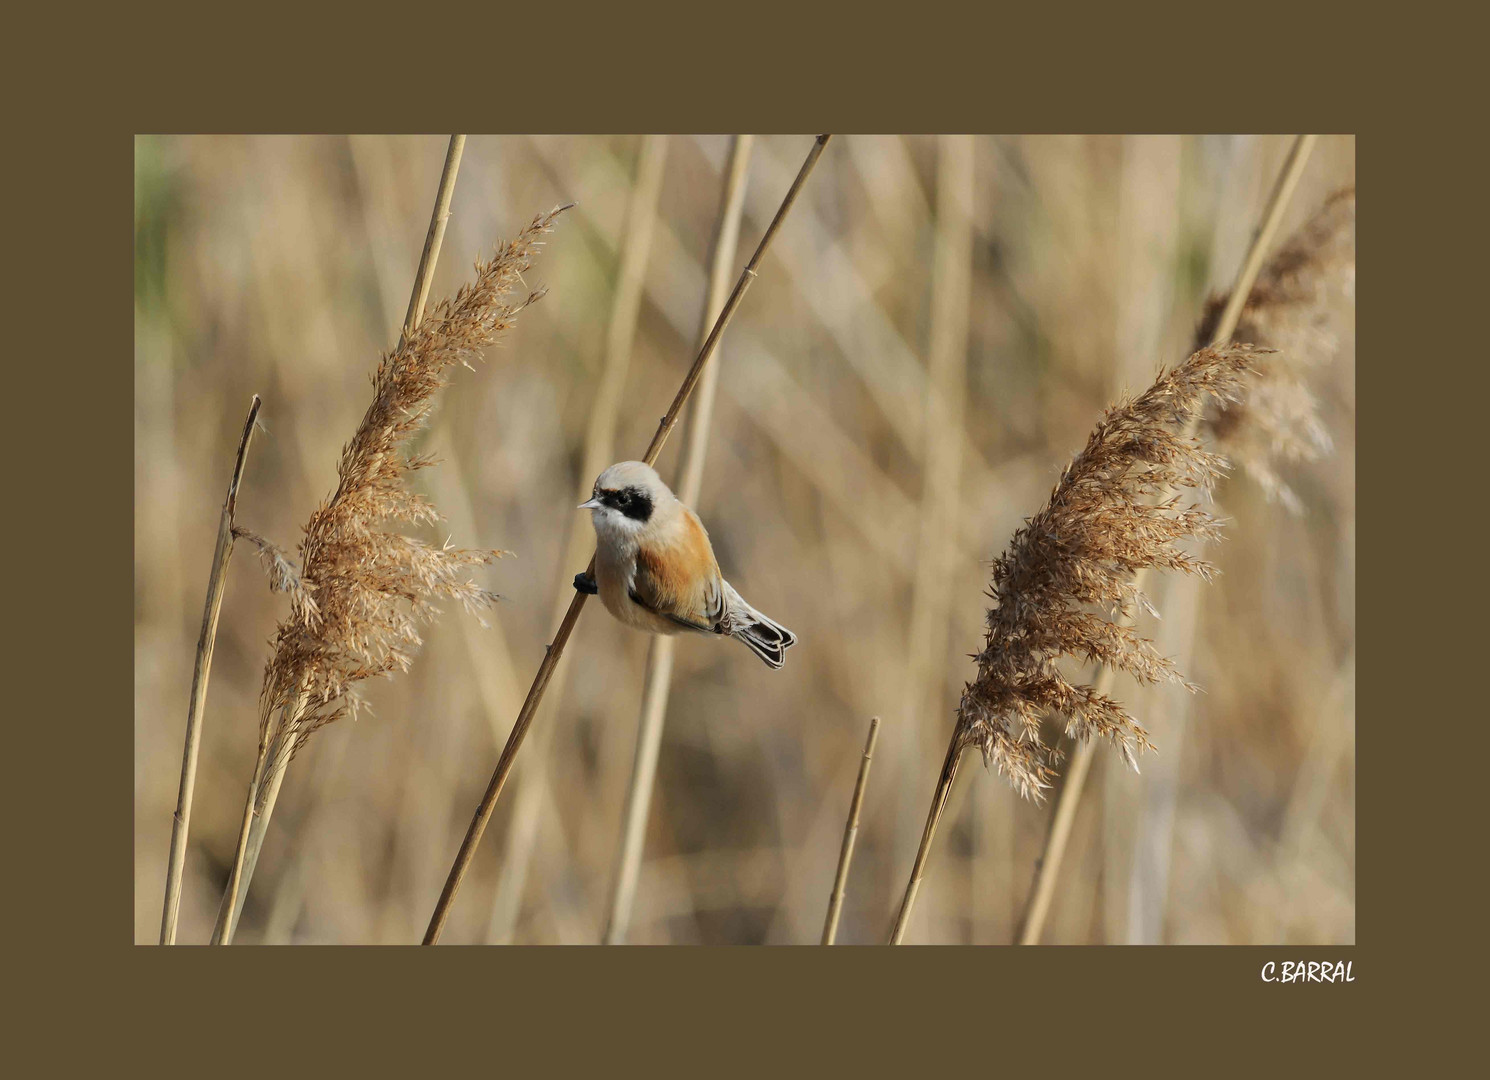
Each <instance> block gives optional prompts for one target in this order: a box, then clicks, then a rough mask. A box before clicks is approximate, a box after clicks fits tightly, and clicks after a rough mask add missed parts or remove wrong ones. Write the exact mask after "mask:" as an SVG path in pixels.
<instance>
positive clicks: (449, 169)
mask: <svg viewBox="0 0 1490 1080" xmlns="http://www.w3.org/2000/svg"><path fill="white" fill-rule="evenodd" d="M465 149H466V137H465V136H464V135H452V136H450V146H449V147H448V148H447V149H446V151H445V167H444V168H443V169H442V170H441V171H440V187H439V189H438V190H437V191H436V192H435V209H434V213H432V214H430V217H429V232H427V233H425V234H424V250H423V251H421V252H420V253H419V269H418V270H416V271H415V272H414V289H413V292H412V294H411V295H410V296H409V310H408V312H407V313H406V314H405V315H404V328H403V336H404V337H408V336H409V334H411V333H413V331H414V330H415V329H416V328H417V327H418V326H419V323H420V320H422V319H423V318H424V305H425V302H426V301H428V300H429V288H430V284H431V283H432V282H433V281H434V279H435V263H437V262H439V260H440V246H441V245H442V244H444V242H445V226H446V225H448V224H449V223H450V200H451V198H452V196H454V194H455V174H456V173H458V172H459V171H460V158H461V155H462V154H463V153H465Z"/></svg>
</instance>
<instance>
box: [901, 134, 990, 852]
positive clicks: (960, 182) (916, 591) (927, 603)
mask: <svg viewBox="0 0 1490 1080" xmlns="http://www.w3.org/2000/svg"><path fill="white" fill-rule="evenodd" d="M972 213H973V142H972V137H971V136H969V135H941V136H939V137H938V139H937V168H936V206H935V209H934V214H935V230H936V231H935V239H934V243H933V254H932V269H931V320H930V321H931V326H930V332H929V334H928V341H927V349H926V400H925V410H926V422H925V427H924V434H925V443H924V451H923V456H922V461H923V463H924V464H923V466H922V470H921V504H920V513H919V515H918V517H919V519H920V532H919V535H918V537H917V540H916V566H915V576H914V579H913V582H912V587H911V616H910V624H909V629H908V633H907V634H906V674H905V688H904V697H903V699H902V701H901V708H900V715H901V717H902V718H903V720H902V723H901V725H900V726H901V729H902V731H901V740H902V742H901V745H902V747H903V750H904V752H906V759H907V760H909V761H920V760H922V754H923V753H924V750H925V748H926V739H927V732H926V724H925V718H926V717H927V715H928V711H929V712H930V714H931V715H933V716H935V715H940V709H941V703H942V701H943V698H944V694H945V687H946V665H947V637H948V612H949V611H950V610H951V606H952V593H951V587H952V579H953V567H954V565H955V562H956V559H957V553H958V548H959V547H960V545H959V543H958V535H957V534H958V511H959V508H960V499H959V495H960V489H961V486H962V464H963V461H962V458H963V452H962V447H963V442H964V441H965V438H964V431H963V425H964V403H965V402H966V399H967V386H966V384H967V346H968V305H969V299H970V296H971V292H972V271H973V230H972ZM933 737H934V736H933ZM902 813H903V814H904V815H905V817H909V816H910V814H909V813H906V812H905V811H902ZM911 824H913V823H911Z"/></svg>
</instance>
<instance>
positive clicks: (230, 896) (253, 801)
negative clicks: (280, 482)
mask: <svg viewBox="0 0 1490 1080" xmlns="http://www.w3.org/2000/svg"><path fill="white" fill-rule="evenodd" d="M465 145H466V137H465V136H464V135H452V136H450V145H449V147H448V148H447V149H446V151H445V166H444V168H443V169H442V170H441V172H440V186H439V188H438V189H437V190H436V192H435V206H434V210H433V211H431V213H430V219H429V230H428V232H426V233H425V236H424V250H423V251H422V252H421V253H420V256H419V269H418V270H417V271H416V272H415V274H414V288H413V291H412V294H411V295H410V297H409V310H408V314H407V315H406V316H405V317H404V326H403V331H402V333H401V334H400V342H402V339H403V338H404V337H406V336H407V335H408V334H410V333H412V332H413V331H414V330H415V329H416V328H417V327H418V326H419V323H420V320H422V319H423V318H424V303H425V301H426V300H427V299H428V298H429V288H430V282H431V281H432V280H433V279H434V276H435V264H436V262H437V261H438V260H439V257H440V246H441V244H442V243H443V242H444V239H445V225H446V223H447V222H448V221H449V220H450V199H451V196H452V195H453V193H454V191H455V177H456V174H457V173H458V172H459V171H460V159H461V153H462V152H463V151H464V150H465ZM302 706H303V701H301V702H297V703H296V706H295V709H296V712H298V711H299V709H300V708H301V707H302ZM292 722H293V720H292V717H290V716H285V717H281V719H280V724H281V728H280V730H281V731H283V732H289V731H291V730H293V728H291V727H290V726H289V725H290V724H292ZM271 744H272V740H270V739H269V738H268V737H267V733H266V735H265V737H264V738H262V739H261V740H260V746H259V759H258V761H257V762H256V763H255V765H254V778H253V781H252V782H251V783H250V784H249V789H248V805H247V806H246V807H245V808H244V812H243V824H242V826H241V827H240V830H239V834H238V845H237V848H236V850H235V851H234V855H233V869H232V871H231V872H230V873H229V875H228V887H227V891H226V892H225V893H224V895H223V900H222V903H221V904H220V905H219V907H218V913H217V925H216V927H215V928H214V930H213V934H212V943H213V944H214V945H219V944H220V945H231V944H232V943H233V935H234V934H235V933H237V930H238V919H239V917H240V916H241V914H242V909H243V903H244V900H245V898H246V897H247V895H248V886H249V884H250V883H251V881H252V879H253V873H254V869H255V868H256V867H257V866H258V861H259V851H260V849H261V848H262V846H263V843H264V833H265V831H266V830H267V829H268V828H269V819H270V817H271V816H272V815H273V813H274V805H275V803H276V802H277V801H278V799H279V792H280V788H281V787H282V785H283V784H284V774H285V772H286V771H288V769H289V765H290V763H289V756H288V753H286V755H285V758H284V760H279V755H278V754H277V753H276V755H275V758H276V760H275V762H274V765H275V766H276V767H275V769H274V775H273V776H272V777H271V779H270V784H269V788H268V790H267V791H265V792H264V793H263V794H262V796H261V795H260V792H259V787H260V785H261V784H262V783H263V777H264V769H265V765H266V764H267V758H268V755H269V750H270V746H271Z"/></svg>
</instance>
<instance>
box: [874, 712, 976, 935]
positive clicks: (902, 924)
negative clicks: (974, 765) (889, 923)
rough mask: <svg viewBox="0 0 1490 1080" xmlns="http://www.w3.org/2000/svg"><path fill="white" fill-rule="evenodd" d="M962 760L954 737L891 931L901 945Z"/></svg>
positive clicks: (948, 748)
mask: <svg viewBox="0 0 1490 1080" xmlns="http://www.w3.org/2000/svg"><path fill="white" fill-rule="evenodd" d="M961 761H962V750H961V747H960V746H959V745H958V742H957V740H956V739H955V738H954V739H953V740H952V742H951V743H950V744H949V745H948V746H947V757H946V760H945V761H943V762H942V773H941V776H939V777H938V778H937V781H936V793H935V794H934V795H933V796H932V798H931V813H929V814H927V815H926V827H925V828H924V829H923V830H922V831H921V843H920V846H919V847H917V848H916V861H915V864H914V865H913V866H912V867H911V879H910V881H909V882H908V883H907V884H906V887H905V896H904V897H903V898H902V899H901V901H900V911H899V913H898V914H896V916H895V928H894V929H893V930H891V931H890V944H891V945H899V944H900V943H901V942H902V941H903V940H904V939H905V928H906V927H907V926H908V925H910V921H911V909H912V908H914V907H915V906H916V893H918V892H920V891H921V878H922V876H924V875H925V873H926V859H927V856H929V855H930V854H931V841H932V840H933V839H934V838H935V837H936V827H937V825H938V824H939V823H940V822H941V820H942V811H943V810H945V809H946V808H947V797H948V796H949V795H951V794H952V781H953V780H955V779H957V766H958V765H959V764H960V763H961Z"/></svg>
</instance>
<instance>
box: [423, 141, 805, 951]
mask: <svg viewBox="0 0 1490 1080" xmlns="http://www.w3.org/2000/svg"><path fill="white" fill-rule="evenodd" d="M831 137H832V136H830V135H819V136H818V137H817V139H816V140H814V142H813V144H812V149H811V150H809V151H808V153H807V157H806V160H804V161H803V163H802V168H801V169H800V170H799V171H798V173H797V176H796V179H795V180H793V181H792V185H791V187H790V188H789V189H788V190H787V193H786V196H785V198H783V199H782V202H781V206H780V207H779V208H778V209H777V211H776V216H775V217H773V218H772V219H771V224H770V225H769V226H767V227H766V232H765V235H764V236H762V237H761V241H760V244H759V245H758V246H757V247H756V249H755V254H754V255H752V256H751V258H750V261H749V262H748V263H747V264H746V265H745V269H744V270H743V271H741V273H740V277H739V280H738V281H736V283H735V288H734V291H733V292H731V293H730V297H729V300H728V301H726V302H725V305H724V309H723V310H722V311H721V312H720V313H719V318H718V319H716V320H715V322H714V328H713V329H712V330H711V331H710V332H709V336H708V339H707V340H705V342H704V345H703V348H702V349H701V350H700V351H699V354H698V358H697V359H695V360H694V362H693V365H692V366H691V367H690V368H689V370H688V373H687V374H686V375H685V376H684V378H683V384H682V386H680V387H679V388H678V392H677V394H676V396H675V397H674V398H673V403H672V405H670V406H669V407H668V410H667V413H666V414H665V415H664V416H663V418H662V421H661V423H660V424H659V425H658V427H657V432H656V434H655V435H653V436H652V442H651V445H649V446H648V447H647V452H646V453H645V454H644V455H643V457H642V460H643V461H645V462H646V463H647V464H648V465H651V464H654V463H655V462H656V460H657V455H658V454H660V453H661V452H662V446H663V444H664V443H665V442H666V441H667V437H668V436H669V435H670V434H671V433H672V430H673V428H674V427H676V426H677V423H678V418H679V416H680V415H681V414H682V411H683V406H684V405H686V404H687V402H688V398H689V396H690V395H691V394H692V393H693V390H694V387H695V386H697V384H698V381H699V378H700V377H701V376H702V374H703V370H704V367H705V365H706V364H707V363H708V361H709V357H710V356H712V355H713V353H714V349H715V347H716V346H717V345H718V343H719V338H720V336H721V335H722V334H723V333H724V329H725V327H726V326H728V325H729V322H730V320H731V319H732V318H733V317H734V314H735V311H736V309H737V308H738V307H739V306H740V301H741V300H742V299H743V297H744V295H745V293H746V291H747V290H748V289H749V288H750V284H751V282H752V281H754V280H755V277H756V272H757V271H756V267H757V266H758V265H759V264H760V261H761V258H762V257H763V256H764V255H765V253H766V250H767V249H768V248H769V247H770V244H771V241H772V239H774V237H775V235H776V232H777V230H779V229H780V228H781V224H782V222H783V221H784V220H785V219H786V215H787V214H788V213H789V212H790V210H791V208H792V205H793V204H794V203H795V202H796V200H797V195H798V193H799V192H800V191H801V190H802V185H803V184H804V183H805V182H806V180H807V177H808V176H809V175H810V174H811V173H812V169H813V166H815V165H816V164H817V160H818V158H819V157H821V156H822V152H823V148H824V147H825V146H827V144H828V140H829V139H830V138H831ZM594 572H595V559H594V556H593V555H592V556H591V558H590V563H589V566H588V568H587V570H586V573H587V574H593V573H594ZM587 599H589V597H588V596H587V595H586V594H585V593H582V592H579V591H578V590H576V591H575V594H574V599H573V600H571V601H570V603H569V610H568V611H567V612H565V614H564V619H563V621H562V622H561V623H560V624H559V628H558V630H557V631H556V632H555V633H554V638H553V641H552V642H550V643H549V645H548V648H547V650H546V651H545V654H544V658H543V661H542V662H541V663H540V664H539V666H538V671H537V673H536V674H535V675H534V677H533V683H532V685H531V686H530V687H529V688H528V695H527V697H526V699H524V701H523V706H522V709H521V710H520V711H519V712H518V716H517V720H516V721H515V722H514V723H513V725H512V732H511V734H510V735H509V736H508V738H507V744H506V745H505V746H504V747H503V748H502V754H501V756H500V757H499V758H498V760H497V766H496V769H495V770H494V771H493V773H492V777H491V780H490V782H488V784H487V787H486V791H485V792H484V793H483V795H482V797H481V801H480V802H479V803H478V804H477V806H476V811H475V813H474V814H473V815H472V818H471V824H470V826H469V827H468V828H467V830H466V835H465V838H464V839H463V840H462V841H461V845H460V849H459V850H458V851H457V852H456V855H455V861H454V863H453V864H452V865H451V867H450V873H449V875H448V876H447V877H446V879H445V885H444V888H443V889H442V890H441V892H440V898H439V900H438V901H436V904H435V910H434V912H433V913H432V914H431V916H430V921H429V926H428V928H427V929H426V930H425V933H424V941H423V943H424V944H425V945H433V944H435V943H437V942H438V941H439V940H440V934H441V932H442V931H443V930H444V927H445V923H446V921H447V920H448V919H449V917H450V907H451V905H452V904H453V903H454V901H455V894H456V893H457V892H458V891H459V889H460V883H461V881H462V880H463V879H464V878H465V875H466V872H467V871H468V870H469V869H470V865H471V860H472V858H474V857H475V854H476V848H477V846H478V845H479V844H480V843H481V836H482V833H484V832H485V831H486V826H487V823H488V822H489V821H490V820H491V815H492V812H493V811H494V810H495V809H496V805H497V799H498V798H499V797H500V796H501V794H502V788H503V786H504V785H505V784H506V782H507V777H508V775H509V774H510V773H511V771H512V763H513V761H514V759H515V758H516V757H517V752H518V750H519V749H520V748H521V746H522V742H523V738H524V737H525V736H526V735H527V731H528V728H529V726H531V724H532V722H533V713H534V711H535V710H536V709H537V707H538V704H539V702H540V701H542V700H543V694H544V691H545V690H546V689H547V687H548V683H549V680H550V679H551V678H552V677H553V673H554V668H555V666H556V665H557V664H558V662H559V659H560V657H562V656H563V653H564V648H565V646H566V645H568V643H569V638H570V635H572V634H573V633H574V626H575V624H576V623H577V622H578V621H579V616H580V612H581V611H583V610H584V606H585V601H586V600H587Z"/></svg>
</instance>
